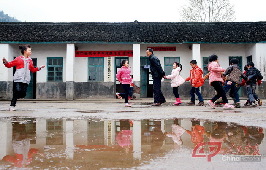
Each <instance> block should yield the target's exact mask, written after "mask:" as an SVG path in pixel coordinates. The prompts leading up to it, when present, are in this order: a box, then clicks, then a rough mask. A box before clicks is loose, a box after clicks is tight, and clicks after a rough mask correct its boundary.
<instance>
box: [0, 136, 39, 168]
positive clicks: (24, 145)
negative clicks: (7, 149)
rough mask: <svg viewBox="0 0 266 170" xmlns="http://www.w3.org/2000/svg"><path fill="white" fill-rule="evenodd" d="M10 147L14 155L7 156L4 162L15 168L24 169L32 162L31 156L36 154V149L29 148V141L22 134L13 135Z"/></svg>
mask: <svg viewBox="0 0 266 170" xmlns="http://www.w3.org/2000/svg"><path fill="white" fill-rule="evenodd" d="M12 146H13V150H14V153H15V155H7V156H5V157H4V158H3V160H4V161H7V162H10V163H12V164H13V165H14V166H15V167H20V168H21V167H25V166H27V165H29V164H30V163H31V162H32V158H33V156H34V155H35V154H36V153H38V149H35V148H30V139H29V138H28V137H27V134H26V133H24V132H16V133H14V137H13V141H12Z"/></svg>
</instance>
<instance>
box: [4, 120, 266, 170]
mask: <svg viewBox="0 0 266 170" xmlns="http://www.w3.org/2000/svg"><path fill="white" fill-rule="evenodd" d="M0 126H1V127H0V128H1V139H0V144H1V146H2V147H1V148H0V159H1V161H0V164H1V165H4V167H5V168H12V167H28V168H33V169H35V168H41V169H44V168H66V167H68V168H71V169H72V168H73V169H74V168H75V169H88V168H89V169H99V168H131V167H136V166H139V165H141V164H145V163H148V162H149V161H150V160H151V159H154V158H157V157H163V156H165V155H166V154H167V153H169V152H170V151H173V150H179V149H180V148H181V147H182V148H184V149H186V150H189V151H190V152H189V153H190V154H191V156H190V157H191V160H188V162H189V161H193V159H196V158H195V157H204V155H208V154H210V153H212V152H213V148H212V147H210V145H211V144H213V143H216V144H217V143H219V147H218V150H217V148H216V150H217V153H218V154H220V155H222V154H230V155H232V154H233V155H261V154H265V153H266V151H265V149H263V148H266V147H265V145H266V144H265V142H264V141H263V140H264V129H263V128H260V127H255V126H242V125H238V124H234V123H226V122H211V121H207V120H195V119H172V120H153V119H149V120H128V119H121V120H96V119H42V118H36V119H35V118H18V117H13V118H11V119H10V118H6V119H0ZM199 145H202V147H201V148H200V147H199V150H198V151H195V147H197V146H199ZM193 152H194V154H195V153H196V154H195V155H196V156H195V155H194V156H195V157H194V156H193ZM197 154H198V156H197ZM200 154H202V155H200ZM214 156H215V155H214ZM197 159H202V158H197ZM202 161H206V160H204V159H203V160H202ZM221 161H222V160H221Z"/></svg>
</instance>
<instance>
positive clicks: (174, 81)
mask: <svg viewBox="0 0 266 170" xmlns="http://www.w3.org/2000/svg"><path fill="white" fill-rule="evenodd" d="M181 70H182V65H181V64H179V63H177V62H174V63H173V70H172V72H171V75H168V76H164V78H165V79H171V87H173V93H174V95H175V98H176V102H175V103H174V104H173V105H176V106H178V105H180V104H181V103H182V102H181V99H180V98H179V94H178V87H179V86H180V85H181V84H183V83H184V82H185V80H184V79H183V78H182V77H181V76H180V72H181Z"/></svg>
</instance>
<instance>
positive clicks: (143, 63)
mask: <svg viewBox="0 0 266 170" xmlns="http://www.w3.org/2000/svg"><path fill="white" fill-rule="evenodd" d="M149 62H150V61H149V59H148V57H141V58H140V97H148V86H149V68H150V67H149V66H150V63H149Z"/></svg>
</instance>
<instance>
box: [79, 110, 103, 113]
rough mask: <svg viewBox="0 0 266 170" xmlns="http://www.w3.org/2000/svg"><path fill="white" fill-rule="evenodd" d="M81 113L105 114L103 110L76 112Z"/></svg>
mask: <svg viewBox="0 0 266 170" xmlns="http://www.w3.org/2000/svg"><path fill="white" fill-rule="evenodd" d="M76 112H79V113H100V112H103V110H88V111H76Z"/></svg>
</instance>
